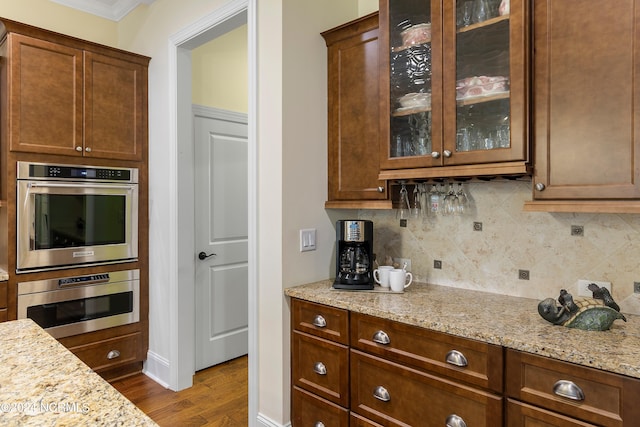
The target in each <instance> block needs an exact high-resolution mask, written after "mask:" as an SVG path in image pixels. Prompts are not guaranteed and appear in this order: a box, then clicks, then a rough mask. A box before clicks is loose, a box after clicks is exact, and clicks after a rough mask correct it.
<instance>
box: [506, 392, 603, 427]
mask: <svg viewBox="0 0 640 427" xmlns="http://www.w3.org/2000/svg"><path fill="white" fill-rule="evenodd" d="M507 427H596V426H595V424H589V423H585V422H582V421H579V420H576V419H575V418H569V417H567V416H564V415H562V414H558V413H555V412H551V411H547V410H545V409H541V408H537V407H535V406H531V405H527V404H526V403H522V402H518V401H516V400H511V399H508V400H507Z"/></svg>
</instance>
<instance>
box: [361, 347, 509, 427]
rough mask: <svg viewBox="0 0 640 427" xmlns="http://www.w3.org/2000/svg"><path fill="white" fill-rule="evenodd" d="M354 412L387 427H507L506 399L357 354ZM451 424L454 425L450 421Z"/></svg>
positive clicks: (376, 358) (373, 357) (363, 354)
mask: <svg viewBox="0 0 640 427" xmlns="http://www.w3.org/2000/svg"><path fill="white" fill-rule="evenodd" d="M351 411H353V412H356V413H358V414H360V415H362V416H364V417H366V418H368V419H370V420H372V421H374V422H377V423H380V424H384V425H403V426H406V425H412V426H426V425H428V426H444V425H448V424H449V425H462V424H454V422H453V421H451V417H460V418H461V419H462V420H463V421H464V422H465V423H466V425H468V426H475V427H482V426H487V427H495V426H500V425H502V398H501V397H500V396H497V395H493V394H491V393H489V392H486V391H482V390H479V389H475V388H472V387H468V386H465V385H461V384H459V383H454V382H452V381H449V380H446V379H442V378H439V377H436V376H433V375H430V374H428V373H425V372H422V371H418V370H416V369H412V368H407V367H404V366H402V365H399V364H397V363H393V362H388V361H386V360H384V359H381V358H378V357H375V356H370V355H367V354H365V353H362V352H360V351H357V350H351ZM448 419H449V421H448Z"/></svg>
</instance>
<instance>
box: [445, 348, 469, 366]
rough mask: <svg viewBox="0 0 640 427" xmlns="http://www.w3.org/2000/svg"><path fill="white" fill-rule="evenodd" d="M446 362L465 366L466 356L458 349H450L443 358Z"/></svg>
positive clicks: (466, 364) (466, 363)
mask: <svg viewBox="0 0 640 427" xmlns="http://www.w3.org/2000/svg"><path fill="white" fill-rule="evenodd" d="M445 360H446V362H447V363H448V364H450V365H454V366H460V367H465V366H468V365H469V363H468V362H467V358H466V357H464V354H462V353H461V352H459V351H458V350H451V351H450V352H449V353H447V357H446V358H445Z"/></svg>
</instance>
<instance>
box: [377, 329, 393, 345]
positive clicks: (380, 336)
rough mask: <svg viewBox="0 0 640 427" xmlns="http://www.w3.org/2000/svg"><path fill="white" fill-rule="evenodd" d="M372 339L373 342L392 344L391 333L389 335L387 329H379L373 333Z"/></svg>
mask: <svg viewBox="0 0 640 427" xmlns="http://www.w3.org/2000/svg"><path fill="white" fill-rule="evenodd" d="M372 340H373V342H375V343H378V344H382V345H389V344H391V338H389V335H387V333H386V332H385V331H378V332H376V333H375V334H373V338H372Z"/></svg>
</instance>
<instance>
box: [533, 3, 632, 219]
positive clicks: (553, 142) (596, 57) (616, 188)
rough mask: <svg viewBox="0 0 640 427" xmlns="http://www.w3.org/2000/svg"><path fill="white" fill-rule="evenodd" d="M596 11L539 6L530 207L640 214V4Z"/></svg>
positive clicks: (562, 5) (578, 5) (574, 6)
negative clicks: (532, 176) (632, 200)
mask: <svg viewBox="0 0 640 427" xmlns="http://www.w3.org/2000/svg"><path fill="white" fill-rule="evenodd" d="M593 6H595V7H585V4H584V2H581V1H579V0H535V1H534V20H533V21H534V27H533V30H534V31H533V34H534V50H535V55H534V61H533V62H534V64H533V65H534V68H533V69H534V91H533V100H534V111H533V114H534V116H533V119H534V123H535V125H534V128H533V132H534V140H535V172H534V190H533V193H534V194H533V197H534V200H535V201H534V202H532V203H528V204H527V206H525V208H526V209H527V210H549V211H580V210H591V211H607V210H611V211H619V212H620V211H629V210H630V209H631V210H633V209H636V210H635V211H636V212H639V211H640V204H638V201H636V202H635V204H634V203H632V202H631V201H630V199H639V198H640V143H639V142H640V139H639V138H640V129H639V128H638V125H639V124H640V96H639V95H640V92H639V89H640V86H639V85H640V50H639V49H640V48H639V46H638V42H637V41H638V40H640V25H639V23H640V2H639V1H636V0H619V1H615V2H608V3H607V4H606V6H604V5H597V6H596V5H593ZM616 199H617V200H618V201H614V200H616ZM620 200H622V201H624V202H623V203H621V202H620ZM540 201H542V202H540ZM594 201H597V203H593V202H594ZM607 206H609V207H607Z"/></svg>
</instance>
